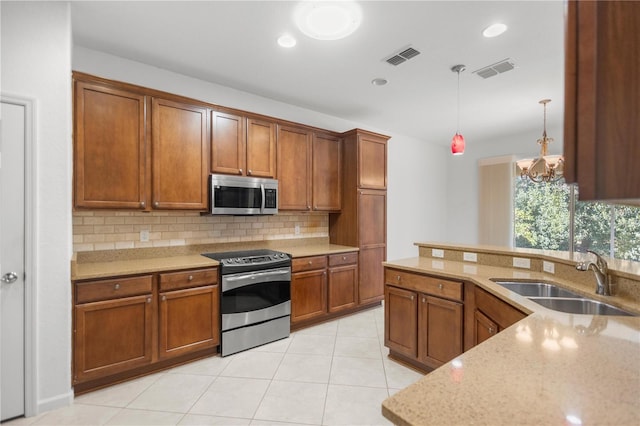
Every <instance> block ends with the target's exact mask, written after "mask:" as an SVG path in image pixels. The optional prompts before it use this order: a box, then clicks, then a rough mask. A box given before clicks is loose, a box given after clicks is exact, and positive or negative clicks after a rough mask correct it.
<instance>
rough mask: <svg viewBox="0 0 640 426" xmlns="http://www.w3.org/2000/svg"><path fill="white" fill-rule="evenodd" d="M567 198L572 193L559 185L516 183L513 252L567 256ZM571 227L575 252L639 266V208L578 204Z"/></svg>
mask: <svg viewBox="0 0 640 426" xmlns="http://www.w3.org/2000/svg"><path fill="white" fill-rule="evenodd" d="M576 196H577V191H576ZM570 199H571V188H570V186H569V185H566V184H564V183H561V182H560V183H555V184H537V183H533V182H530V181H526V180H523V179H520V178H517V180H516V184H515V197H514V201H515V206H514V207H515V210H514V226H515V230H514V231H515V232H514V235H515V245H516V247H523V248H536V249H544V250H560V251H568V250H569V223H570V218H569V215H570V210H569V204H570ZM574 222H575V230H574V241H575V250H577V251H583V250H593V251H596V252H598V253H601V254H604V255H605V256H609V257H615V258H617V259H626V260H635V261H640V207H632V206H621V205H619V206H614V205H609V204H605V203H597V202H580V201H577V202H576V203H575V215H574ZM612 227H613V230H612ZM612 239H613V244H612Z"/></svg>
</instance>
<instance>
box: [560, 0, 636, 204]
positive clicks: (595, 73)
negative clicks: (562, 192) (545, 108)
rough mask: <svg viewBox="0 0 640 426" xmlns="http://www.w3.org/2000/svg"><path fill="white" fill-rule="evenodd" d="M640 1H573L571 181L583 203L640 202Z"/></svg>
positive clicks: (568, 109)
mask: <svg viewBox="0 0 640 426" xmlns="http://www.w3.org/2000/svg"><path fill="white" fill-rule="evenodd" d="M638 28H640V2H637V1H593V2H592V1H569V2H568V9H567V32H566V35H567V37H566V49H565V52H566V59H565V108H564V111H565V117H564V142H563V147H564V154H565V173H564V175H565V179H566V181H567V182H569V183H571V182H577V183H578V185H579V187H580V199H581V200H596V199H613V200H616V199H617V200H622V199H636V201H635V203H637V202H638V199H640V185H638V182H639V181H640V168H638V167H637V160H638V158H640V120H639V119H638V108H640V104H639V102H638V99H640V84H638V82H637V81H638V74H639V73H640V65H639V62H638V51H640V33H639V32H638Z"/></svg>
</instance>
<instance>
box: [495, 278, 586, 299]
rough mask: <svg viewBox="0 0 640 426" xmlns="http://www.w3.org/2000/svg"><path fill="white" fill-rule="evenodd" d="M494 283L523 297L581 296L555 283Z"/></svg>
mask: <svg viewBox="0 0 640 426" xmlns="http://www.w3.org/2000/svg"><path fill="white" fill-rule="evenodd" d="M496 284H499V285H500V286H502V287H504V288H506V289H507V290H511V291H513V292H514V293H518V294H519V295H521V296H525V297H576V298H580V297H583V296H580V295H579V294H577V293H574V292H572V291H569V290H565V289H564V288H561V287H558V286H557V285H554V284H548V283H542V282H533V281H496Z"/></svg>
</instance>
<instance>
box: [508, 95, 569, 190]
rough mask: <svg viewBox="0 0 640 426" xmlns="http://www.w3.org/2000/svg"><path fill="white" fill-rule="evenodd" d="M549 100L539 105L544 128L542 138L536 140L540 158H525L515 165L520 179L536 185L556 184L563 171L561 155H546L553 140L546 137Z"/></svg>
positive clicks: (542, 101)
mask: <svg viewBox="0 0 640 426" xmlns="http://www.w3.org/2000/svg"><path fill="white" fill-rule="evenodd" d="M549 102H551V99H543V100H541V101H540V102H539V103H541V104H542V105H543V107H544V127H543V131H542V137H541V138H540V139H538V145H540V156H539V157H538V158H533V159H532V158H527V159H525V160H520V161H518V162H517V163H516V164H517V166H518V170H519V171H520V177H522V179H530V180H531V181H533V182H536V183H542V182H556V181H558V180H560V179H561V178H562V171H563V169H564V157H563V156H562V155H548V152H547V147H548V145H549V143H550V142H553V138H549V137H547V104H548V103H549Z"/></svg>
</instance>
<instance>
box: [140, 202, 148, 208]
mask: <svg viewBox="0 0 640 426" xmlns="http://www.w3.org/2000/svg"><path fill="white" fill-rule="evenodd" d="M146 205H147V203H145V202H144V201H140V207H142V208H143V209H144V208H145V206H146Z"/></svg>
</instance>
